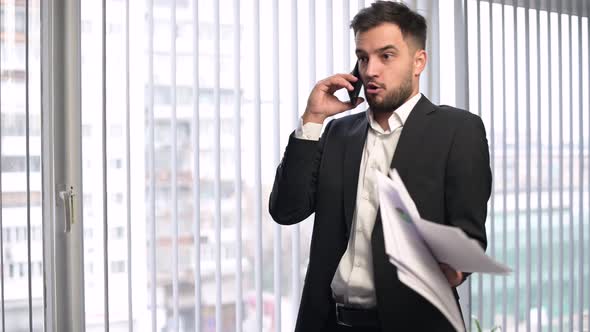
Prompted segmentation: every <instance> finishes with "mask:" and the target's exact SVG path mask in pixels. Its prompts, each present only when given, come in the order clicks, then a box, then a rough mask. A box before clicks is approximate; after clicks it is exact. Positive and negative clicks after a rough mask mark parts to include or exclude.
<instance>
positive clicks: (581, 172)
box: [578, 3, 584, 330]
mask: <svg viewBox="0 0 590 332" xmlns="http://www.w3.org/2000/svg"><path fill="white" fill-rule="evenodd" d="M583 9H584V8H583V5H582V3H579V5H578V12H579V13H580V14H579V15H578V115H579V117H578V133H579V134H578V135H579V144H578V145H579V146H578V154H579V156H578V158H579V167H580V169H579V170H578V172H579V173H578V176H579V179H578V183H579V188H580V189H579V192H578V195H579V196H578V227H579V229H578V253H579V257H578V269H579V270H578V294H579V297H580V300H579V302H578V305H579V310H578V329H580V330H581V329H583V327H584V115H583V114H584V111H583V109H584V98H583V96H584V93H583V86H584V84H583V75H582V70H583V68H584V67H583V66H582V58H583V52H582V49H583V44H582V17H583V14H582V13H583Z"/></svg>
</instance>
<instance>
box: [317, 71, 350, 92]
mask: <svg viewBox="0 0 590 332" xmlns="http://www.w3.org/2000/svg"><path fill="white" fill-rule="evenodd" d="M357 80H358V78H356V77H355V76H354V75H351V74H336V75H334V76H330V77H328V78H326V79H323V80H321V81H319V82H318V85H317V87H318V88H319V89H320V90H322V91H324V92H326V93H329V94H333V93H334V92H336V91H338V90H340V89H342V88H345V89H347V90H349V91H352V90H354V87H353V86H352V83H354V82H356V81H357Z"/></svg>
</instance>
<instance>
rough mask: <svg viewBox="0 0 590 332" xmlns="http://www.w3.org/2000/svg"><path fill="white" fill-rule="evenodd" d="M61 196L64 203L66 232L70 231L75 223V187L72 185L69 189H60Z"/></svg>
mask: <svg viewBox="0 0 590 332" xmlns="http://www.w3.org/2000/svg"><path fill="white" fill-rule="evenodd" d="M59 197H60V198H61V200H62V201H63V204H64V233H69V232H70V230H71V229H72V225H73V224H74V221H75V215H76V214H75V213H74V212H75V211H74V197H76V193H75V192H74V187H72V186H70V188H69V189H66V190H62V191H60V192H59Z"/></svg>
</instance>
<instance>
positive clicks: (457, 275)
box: [439, 263, 463, 287]
mask: <svg viewBox="0 0 590 332" xmlns="http://www.w3.org/2000/svg"><path fill="white" fill-rule="evenodd" d="M439 265H440V269H441V270H442V271H443V273H444V275H445V277H446V278H447V280H448V282H449V284H450V285H451V286H452V287H456V286H458V285H459V284H461V281H463V272H461V271H456V270H455V269H453V268H452V267H450V266H449V265H447V264H445V263H440V264H439Z"/></svg>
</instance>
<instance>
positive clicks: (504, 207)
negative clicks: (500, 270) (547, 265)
mask: <svg viewBox="0 0 590 332" xmlns="http://www.w3.org/2000/svg"><path fill="white" fill-rule="evenodd" d="M501 24H502V50H503V51H502V170H503V172H502V214H503V215H505V216H506V215H507V213H508V189H507V185H508V172H507V169H508V161H507V160H508V140H507V132H508V121H507V114H506V108H507V101H506V99H507V98H506V94H507V88H506V81H507V79H506V77H507V75H508V71H507V68H506V57H507V54H506V53H507V47H506V4H505V0H502V20H501ZM506 219H507V218H503V220H502V258H503V260H504V262H507V261H508V249H507V248H508V236H507V235H508V234H507V233H508V232H507V226H508V222H507V220H506ZM507 280H508V277H507V276H503V277H502V326H508V325H507V318H506V317H507V316H508V296H507V294H506V290H507Z"/></svg>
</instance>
